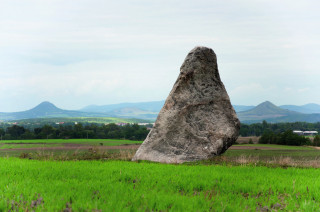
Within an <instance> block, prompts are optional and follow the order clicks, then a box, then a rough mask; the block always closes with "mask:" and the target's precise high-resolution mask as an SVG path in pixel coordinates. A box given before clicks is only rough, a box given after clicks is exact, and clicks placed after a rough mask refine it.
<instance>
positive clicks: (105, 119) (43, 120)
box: [10, 117, 150, 125]
mask: <svg viewBox="0 0 320 212" xmlns="http://www.w3.org/2000/svg"><path fill="white" fill-rule="evenodd" d="M10 122H18V123H19V124H39V125H44V124H48V123H61V122H64V123H74V122H82V123H84V122H86V123H99V124H105V123H149V122H150V121H149V120H143V119H134V118H132V119H126V118H115V117H60V118H59V117H58V118H33V119H20V120H12V121H10Z"/></svg>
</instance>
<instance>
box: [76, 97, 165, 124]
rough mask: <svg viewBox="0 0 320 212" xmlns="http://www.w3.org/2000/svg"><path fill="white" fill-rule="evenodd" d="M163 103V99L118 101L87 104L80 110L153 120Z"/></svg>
mask: <svg viewBox="0 0 320 212" xmlns="http://www.w3.org/2000/svg"><path fill="white" fill-rule="evenodd" d="M163 105H164V100H162V101H153V102H137V103H120V104H111V105H100V106H99V105H89V106H87V107H84V108H82V109H81V110H80V111H84V112H97V113H109V114H112V115H114V116H116V117H121V118H139V119H149V120H155V119H156V118H157V116H158V113H159V112H160V110H161V108H162V107H163Z"/></svg>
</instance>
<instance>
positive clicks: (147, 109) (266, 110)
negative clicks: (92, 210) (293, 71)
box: [0, 100, 320, 123]
mask: <svg viewBox="0 0 320 212" xmlns="http://www.w3.org/2000/svg"><path fill="white" fill-rule="evenodd" d="M164 102H165V101H164V100H161V101H151V102H136V103H119V104H111V105H89V106H87V107H84V108H82V109H81V110H64V109H60V108H58V107H56V106H55V105H54V104H52V103H51V102H48V101H45V102H41V103H40V104H38V105H37V106H35V107H34V108H31V109H29V110H26V111H20V112H11V113H4V112H2V113H1V112H0V120H21V119H30V118H31V119H32V118H59V117H118V118H137V119H144V120H153V121H154V120H155V119H156V118H157V116H158V113H159V112H160V109H161V108H162V106H163V104H164ZM291 106H292V105H291ZM293 106H295V105H293ZM295 107H297V108H300V107H303V108H309V113H302V112H298V111H294V110H289V109H287V108H286V107H284V106H283V105H282V106H276V105H274V104H273V103H272V102H270V101H265V102H263V103H261V104H259V105H257V106H246V105H234V108H235V110H236V112H237V115H238V117H239V119H240V121H241V122H243V123H256V122H262V121H263V120H266V121H268V122H296V121H304V122H320V112H319V114H318V113H310V110H313V111H317V109H318V108H319V111H320V105H317V104H314V103H310V104H306V105H303V106H295ZM297 110H298V109H297Z"/></svg>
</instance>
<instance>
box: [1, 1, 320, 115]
mask: <svg viewBox="0 0 320 212" xmlns="http://www.w3.org/2000/svg"><path fill="white" fill-rule="evenodd" d="M319 8H320V1H318V0H314V1H312V0H306V1H302V0H282V1H278V0H277V1H276V0H241V1H240V0H226V1H221V0H208V1H201V0H197V1H188V0H183V1H182V0H181V1H174V0H168V1H165V0H161V1H150V0H145V1H130V0H127V1H121V0H117V1H107V0H77V1H74V0H45V1H44V0H25V1H21V0H0V111H1V112H12V111H21V110H26V109H30V108H32V107H34V106H35V105H37V104H39V103H40V102H42V101H50V102H52V103H54V104H56V105H57V106H58V107H61V108H63V109H80V108H82V107H84V106H86V105H91V104H97V105H103V104H112V103H120V102H139V101H156V100H164V99H166V98H167V95H168V94H169V92H170V90H171V88H172V86H173V84H174V82H175V80H176V78H177V76H178V74H179V69H180V66H181V64H182V62H183V60H184V58H185V57H186V55H187V53H188V52H189V51H190V50H191V49H192V48H194V47H195V46H199V45H201V46H207V47H210V48H212V49H213V50H214V51H215V53H216V54H217V58H218V66H219V71H220V76H221V79H222V81H223V82H224V84H225V87H226V89H227V91H228V93H229V96H230V98H231V102H232V104H241V105H257V104H259V103H261V102H263V101H265V100H269V101H271V102H273V103H275V104H276V105H283V104H296V105H302V104H306V103H311V102H312V103H318V104H320V68H319V67H320V12H319Z"/></svg>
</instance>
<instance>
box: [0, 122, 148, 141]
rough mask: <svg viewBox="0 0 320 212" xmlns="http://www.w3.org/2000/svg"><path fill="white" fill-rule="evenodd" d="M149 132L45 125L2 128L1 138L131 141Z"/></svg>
mask: <svg viewBox="0 0 320 212" xmlns="http://www.w3.org/2000/svg"><path fill="white" fill-rule="evenodd" d="M148 133H149V130H148V129H147V128H146V127H145V126H139V125H137V124H128V125H125V126H118V125H116V124H108V125H98V124H90V125H82V124H81V123H78V124H75V125H65V126H63V125H59V126H57V127H54V126H50V125H44V126H42V127H38V128H34V129H27V128H25V127H24V126H18V125H13V126H10V127H7V128H6V129H3V128H0V136H1V139H2V140H18V139H22V140H23V139H72V138H87V139H97V138H99V139H105V138H112V139H130V140H144V139H145V138H146V136H147V135H148Z"/></svg>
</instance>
